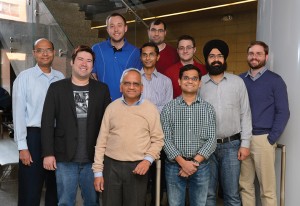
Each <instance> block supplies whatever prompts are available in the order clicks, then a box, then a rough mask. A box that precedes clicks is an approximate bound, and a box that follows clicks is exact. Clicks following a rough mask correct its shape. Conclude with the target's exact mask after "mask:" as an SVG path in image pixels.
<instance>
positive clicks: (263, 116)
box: [240, 41, 290, 206]
mask: <svg viewBox="0 0 300 206" xmlns="http://www.w3.org/2000/svg"><path fill="white" fill-rule="evenodd" d="M247 52H248V57H247V61H248V65H249V67H250V70H249V71H248V72H246V73H243V74H241V75H240V76H241V78H242V79H243V80H244V82H245V84H246V87H247V90H248V95H249V100H250V106H251V113H252V127H253V131H252V133H253V138H252V141H251V146H250V148H251V149H250V155H249V156H248V158H247V159H246V160H244V161H242V164H241V175H240V188H241V197H242V202H243V205H244V206H255V205H256V203H255V202H256V200H255V187H254V179H255V174H256V175H257V177H258V181H259V184H260V198H261V202H262V205H263V206H276V205H277V198H276V176H275V168H274V163H275V148H276V141H277V140H278V139H279V137H280V135H281V134H282V132H283V130H284V128H285V126H286V124H287V122H288V119H289V117H290V111H289V105H288V96H287V89H286V85H285V83H284V81H283V79H282V78H281V77H280V76H279V75H278V74H276V73H274V72H272V71H270V70H268V68H267V67H266V61H267V60H268V52H269V47H268V45H266V44H265V43H264V42H261V41H254V42H251V43H250V45H249V46H248V50H247Z"/></svg>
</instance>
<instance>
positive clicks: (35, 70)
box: [13, 38, 64, 206]
mask: <svg viewBox="0 0 300 206" xmlns="http://www.w3.org/2000/svg"><path fill="white" fill-rule="evenodd" d="M33 56H34V58H35V60H36V62H37V64H36V65H35V66H34V67H32V68H30V69H27V70H25V71H23V72H21V73H20V74H19V75H18V76H17V78H16V80H15V82H14V84H13V123H14V138H15V141H16V143H17V145H18V149H19V155H20V161H19V178H18V180H19V191H18V194H19V197H18V205H19V206H39V205H40V199H41V192H42V188H43V184H44V181H45V180H46V187H47V190H46V197H45V205H49V206H50V205H51V206H52V205H53V206H54V205H57V192H56V181H55V173H54V172H53V171H46V170H45V169H44V168H43V159H42V156H41V129H40V128H41V116H42V111H43V105H44V100H45V96H46V93H47V90H48V87H49V85H50V84H51V83H52V82H55V81H57V80H60V79H63V78H64V75H63V74H62V73H61V72H59V71H56V70H54V69H52V67H51V65H52V62H53V59H54V56H55V51H54V46H53V43H52V42H50V41H49V40H47V39H44V38H43V39H39V40H37V41H36V42H35V43H34V50H33Z"/></svg>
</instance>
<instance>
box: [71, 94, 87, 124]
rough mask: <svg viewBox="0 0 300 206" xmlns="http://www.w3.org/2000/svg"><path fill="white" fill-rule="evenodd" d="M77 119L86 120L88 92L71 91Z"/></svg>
mask: <svg viewBox="0 0 300 206" xmlns="http://www.w3.org/2000/svg"><path fill="white" fill-rule="evenodd" d="M73 94H74V100H75V105H76V113H77V118H86V117H87V111H88V105H89V92H88V91H73Z"/></svg>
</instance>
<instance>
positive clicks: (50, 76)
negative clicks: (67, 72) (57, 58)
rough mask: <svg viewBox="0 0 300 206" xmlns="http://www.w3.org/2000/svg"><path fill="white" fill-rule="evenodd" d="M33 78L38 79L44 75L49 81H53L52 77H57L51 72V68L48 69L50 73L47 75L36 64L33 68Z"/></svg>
mask: <svg viewBox="0 0 300 206" xmlns="http://www.w3.org/2000/svg"><path fill="white" fill-rule="evenodd" d="M34 69H35V76H36V78H39V77H40V76H42V75H44V76H46V77H47V78H49V79H50V80H51V79H53V78H54V77H57V78H59V76H57V75H56V74H55V73H54V72H53V69H52V67H51V68H50V73H49V74H46V73H44V72H43V71H42V70H41V68H40V67H39V66H38V65H37V64H36V65H35V67H34Z"/></svg>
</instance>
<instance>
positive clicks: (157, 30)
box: [150, 28, 165, 33]
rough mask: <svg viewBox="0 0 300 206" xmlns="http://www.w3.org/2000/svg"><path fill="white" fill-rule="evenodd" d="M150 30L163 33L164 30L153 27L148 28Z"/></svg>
mask: <svg viewBox="0 0 300 206" xmlns="http://www.w3.org/2000/svg"><path fill="white" fill-rule="evenodd" d="M150 31H151V32H152V33H156V32H158V33H164V32H165V30H164V29H154V28H152V29H150Z"/></svg>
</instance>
